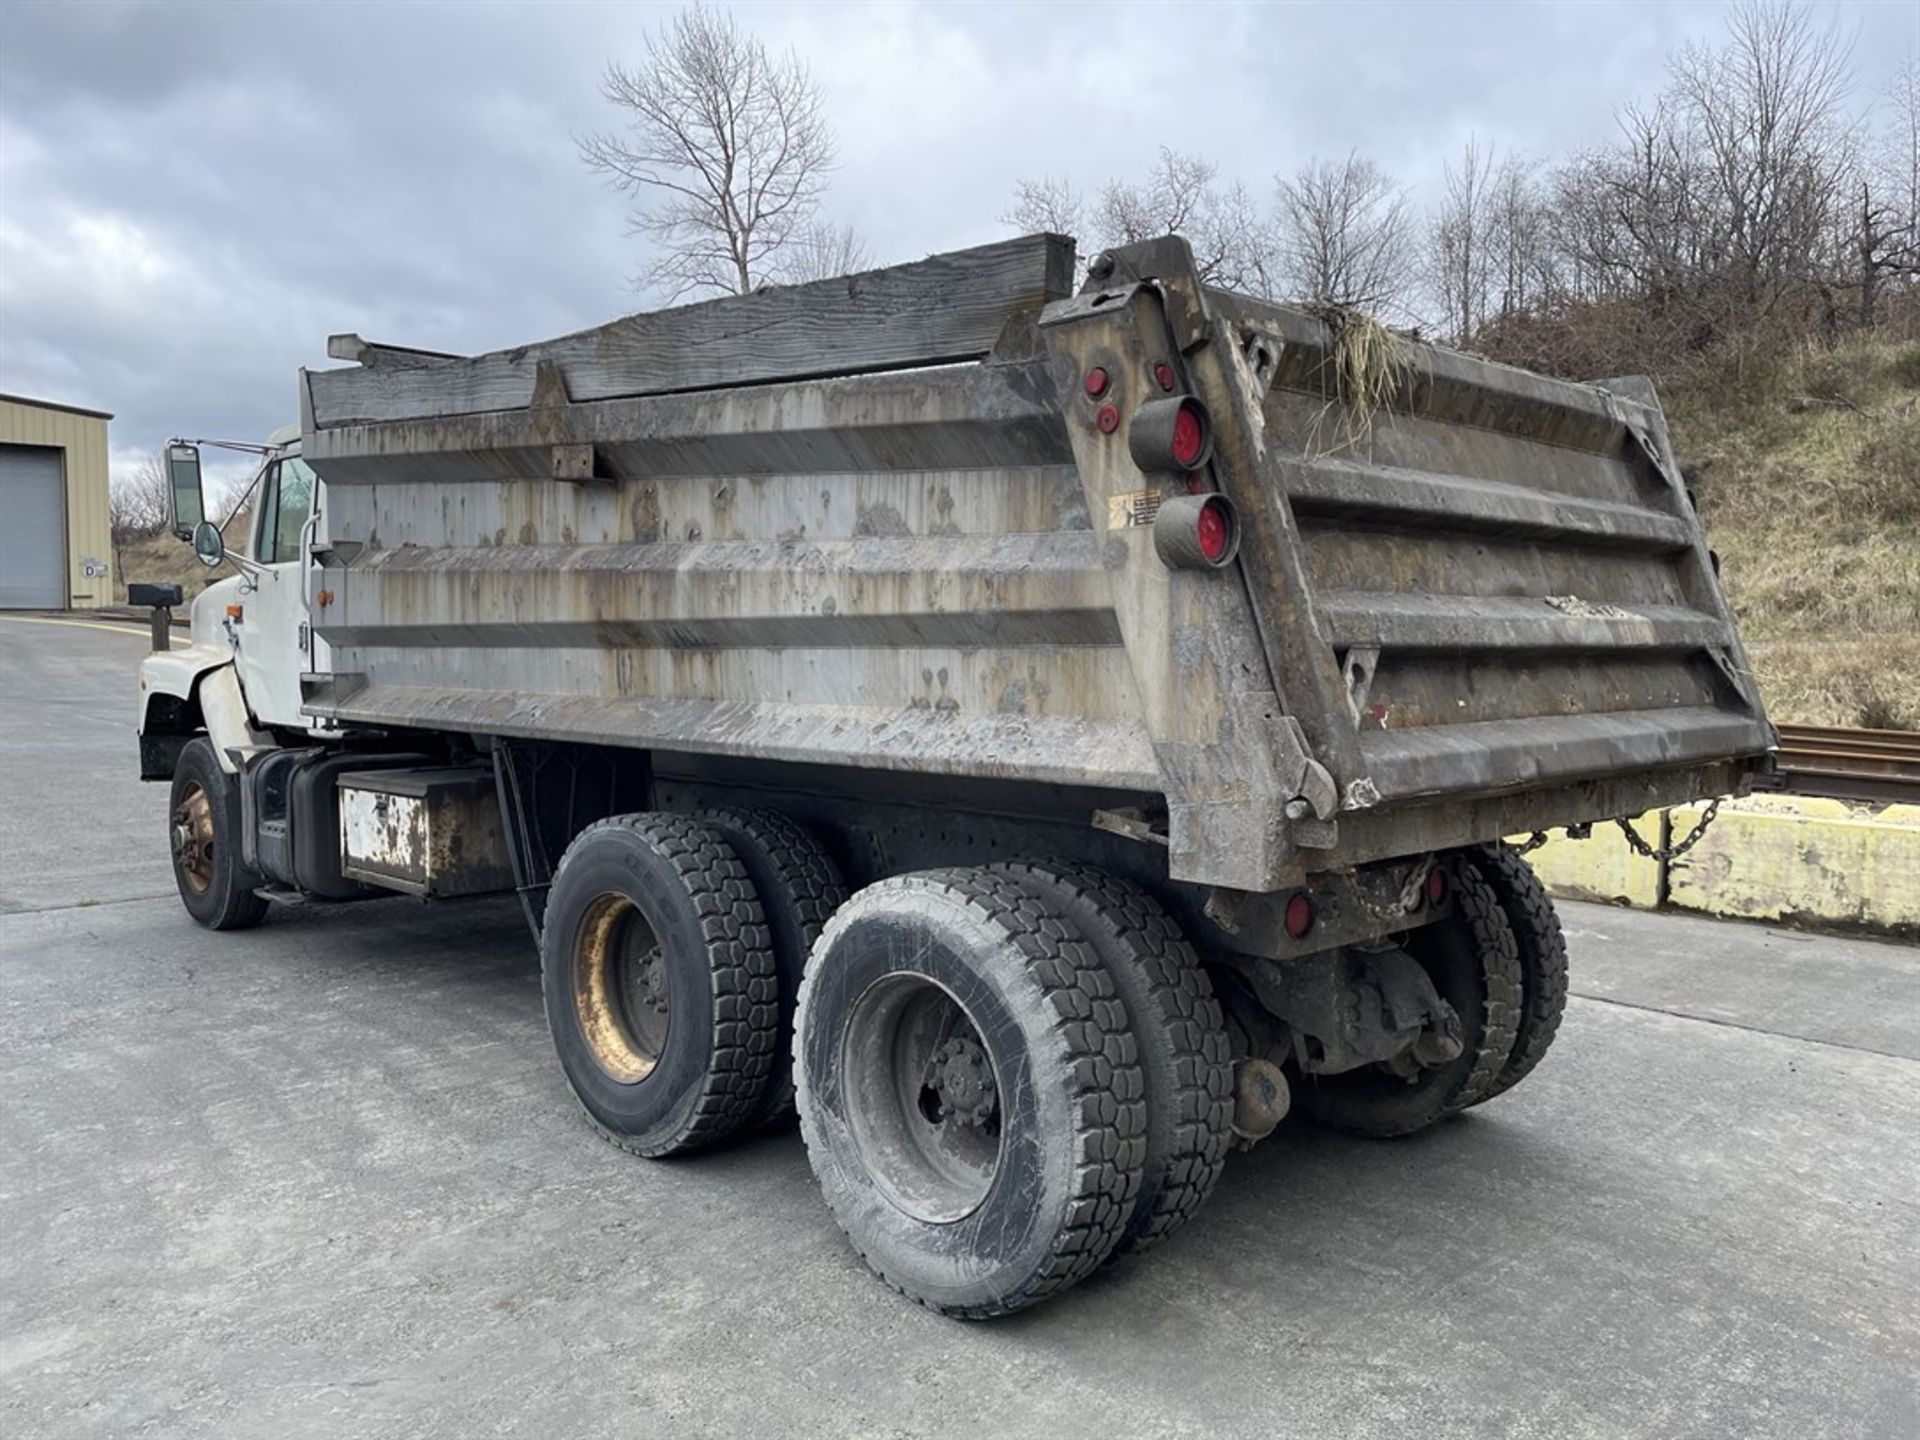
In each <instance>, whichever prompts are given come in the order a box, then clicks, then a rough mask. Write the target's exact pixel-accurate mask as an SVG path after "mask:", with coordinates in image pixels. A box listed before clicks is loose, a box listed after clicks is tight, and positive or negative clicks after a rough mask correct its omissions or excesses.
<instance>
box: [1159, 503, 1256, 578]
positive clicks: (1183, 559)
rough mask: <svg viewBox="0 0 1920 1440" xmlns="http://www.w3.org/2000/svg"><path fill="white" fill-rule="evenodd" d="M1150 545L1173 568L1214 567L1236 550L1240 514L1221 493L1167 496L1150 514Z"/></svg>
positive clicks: (1237, 549) (1210, 568)
mask: <svg viewBox="0 0 1920 1440" xmlns="http://www.w3.org/2000/svg"><path fill="white" fill-rule="evenodd" d="M1153 548H1154V549H1155V550H1156V551H1157V552H1158V553H1159V555H1160V558H1161V560H1162V561H1164V562H1165V563H1166V564H1167V565H1169V566H1171V567H1172V568H1173V569H1176V570H1217V569H1219V568H1220V567H1221V566H1222V565H1225V564H1228V563H1229V562H1231V561H1232V559H1233V557H1234V556H1235V554H1237V553H1238V552H1239V549H1240V517H1239V515H1238V514H1237V513H1236V512H1235V510H1234V508H1233V502H1232V501H1231V500H1229V499H1227V497H1226V496H1224V495H1216V494H1213V493H1211V492H1208V493H1204V494H1200V495H1169V496H1167V497H1166V498H1165V499H1163V500H1162V501H1161V502H1160V513H1159V514H1157V515H1155V516H1154V517H1153Z"/></svg>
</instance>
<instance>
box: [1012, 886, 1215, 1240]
mask: <svg viewBox="0 0 1920 1440" xmlns="http://www.w3.org/2000/svg"><path fill="white" fill-rule="evenodd" d="M993 869H994V871H995V872H996V873H999V874H1005V875H1010V876H1012V877H1013V878H1014V879H1015V880H1017V881H1019V882H1020V883H1021V884H1022V885H1024V886H1026V887H1027V888H1028V889H1029V890H1031V891H1032V892H1033V893H1034V894H1035V895H1036V896H1037V897H1038V898H1039V899H1041V900H1043V901H1046V902H1049V903H1050V904H1051V905H1052V906H1053V907H1054V909H1055V910H1057V912H1058V913H1059V914H1060V915H1061V916H1062V917H1063V918H1065V919H1066V920H1067V921H1068V922H1069V923H1070V924H1072V925H1073V926H1074V927H1075V928H1076V929H1077V930H1079V931H1080V933H1081V934H1082V935H1083V936H1084V937H1085V939H1086V941H1087V943H1088V944H1089V945H1091V946H1092V947H1093V950H1094V953H1095V954H1097V955H1098V956H1099V957H1100V959H1101V961H1102V963H1103V964H1104V965H1105V966H1106V968H1107V973H1108V974H1109V975H1110V976H1111V977H1112V979H1113V984H1114V991H1115V993H1116V994H1117V995H1118V996H1119V997H1120V1001H1121V1003H1122V1004H1123V1005H1125V1007H1126V1011H1127V1017H1128V1020H1129V1022H1130V1025H1131V1028H1132V1030H1133V1036H1134V1042H1135V1046H1136V1049H1137V1050H1138V1052H1139V1057H1140V1070H1141V1078H1142V1082H1143V1084H1144V1085H1145V1093H1146V1102H1147V1135H1146V1151H1145V1155H1144V1158H1143V1160H1142V1162H1141V1173H1140V1196H1139V1199H1138V1201H1137V1202H1136V1203H1135V1205H1134V1209H1133V1215H1132V1217H1131V1218H1130V1219H1129V1220H1128V1222H1127V1225H1126V1228H1125V1229H1124V1230H1123V1231H1122V1233H1121V1235H1120V1238H1119V1240H1118V1241H1117V1242H1116V1244H1115V1245H1114V1249H1113V1254H1112V1257H1111V1258H1113V1259H1120V1258H1124V1257H1126V1256H1132V1255H1139V1254H1143V1253H1145V1252H1146V1251H1148V1250H1150V1249H1152V1248H1153V1247H1154V1246H1156V1245H1158V1244H1160V1242H1162V1241H1163V1240H1165V1239H1166V1238H1167V1237H1168V1236H1170V1235H1172V1234H1173V1233H1174V1232H1175V1231H1176V1230H1178V1229H1179V1228H1180V1227H1181V1226H1182V1225H1184V1224H1186V1223H1187V1221H1188V1220H1190V1219H1192V1218H1193V1216H1194V1215H1195V1214H1196V1213H1198V1212H1199V1210H1200V1207H1201V1206H1202V1205H1204V1204H1205V1203H1206V1201H1207V1198H1208V1197H1209V1196H1210V1195H1212V1194H1213V1190H1214V1186H1215V1185H1217V1184H1218V1183H1219V1180H1220V1174H1221V1171H1222V1170H1224V1169H1225V1168H1226V1160H1227V1149H1228V1147H1229V1146H1230V1144H1231V1143H1232V1140H1233V1128H1232V1126H1233V1061H1232V1057H1231V1055H1230V1054H1229V1049H1228V1043H1227V1031H1226V1023H1225V1021H1224V1019H1223V1018H1222V1016H1221V1013H1220V1002H1219V1001H1218V1000H1217V999H1215V998H1214V993H1213V985H1212V984H1211V982H1209V981H1208V979H1207V974H1206V971H1205V970H1204V969H1202V968H1201V965H1200V957H1199V956H1198V955H1196V954H1195V953H1194V950H1193V947H1192V946H1191V945H1189V944H1188V943H1187V941H1186V938H1185V937H1184V936H1183V935H1182V934H1181V933H1180V928H1179V926H1178V925H1176V924H1175V923H1174V921H1173V917H1172V916H1170V915H1168V914H1167V912H1166V911H1165V910H1164V909H1163V908H1162V907H1161V906H1160V904H1159V902H1158V901H1156V900H1154V898H1153V897H1152V896H1150V895H1148V894H1147V893H1146V891H1144V890H1142V889H1141V888H1140V887H1139V886H1137V885H1134V884H1131V883H1129V882H1128V881H1125V880H1121V879H1119V878H1117V877H1115V876H1113V875H1109V874H1107V873H1106V872H1105V871H1104V870H1098V869H1096V868H1094V867H1093V866H1091V865H1077V864H1070V863H1066V864H1047V865H1042V864H1035V863H1032V862H1026V861H1023V862H1018V863H1014V864H1008V865H996V866H994V867H993Z"/></svg>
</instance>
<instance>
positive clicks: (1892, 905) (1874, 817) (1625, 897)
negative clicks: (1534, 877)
mask: <svg viewBox="0 0 1920 1440" xmlns="http://www.w3.org/2000/svg"><path fill="white" fill-rule="evenodd" d="M1703 809H1704V807H1703V806H1699V805H1685V806H1680V807H1678V808H1676V809H1674V810H1671V811H1669V812H1667V813H1666V815H1665V816H1664V817H1663V816H1662V815H1661V814H1660V813H1658V812H1652V813H1649V814H1646V815H1642V816H1639V817H1637V818H1636V819H1635V821H1634V828H1635V829H1636V830H1638V831H1639V832H1640V834H1641V836H1642V837H1643V838H1644V839H1646V840H1647V842H1648V843H1649V844H1652V845H1655V846H1658V845H1660V844H1662V843H1663V842H1664V841H1665V840H1667V839H1674V838H1678V837H1680V836H1683V835H1685V834H1687V832H1688V831H1690V830H1691V829H1692V828H1693V826H1694V824H1695V822H1696V821H1697V820H1698V819H1699V818H1700V815H1701V812H1702V810H1703ZM1515 838H1516V840H1517V839H1518V838H1520V837H1515ZM1528 858H1529V859H1531V860H1532V861H1533V865H1534V868H1535V869H1536V870H1537V871H1538V872H1539V874H1540V878H1541V879H1542V880H1543V881H1544V882H1545V883H1546V886H1547V888H1548V889H1549V890H1551V891H1552V892H1553V893H1554V894H1556V895H1560V896H1565V897H1567V898H1569V899H1577V900H1600V901H1606V902H1610V903H1613V904H1627V905H1634V906H1639V907H1643V908H1653V907H1656V906H1660V905H1667V906H1672V907H1674V908H1677V909H1683V910H1693V911H1698V912H1700V913H1702V914H1707V915H1725V916H1731V917H1737V918H1741V919H1749V920H1785V921H1791V922H1794V923H1799V924H1810V925H1844V926H1849V927H1855V928H1860V929H1867V930H1874V931H1878V932H1881V933H1884V934H1889V935H1896V936H1914V937H1920V805H1881V806H1870V805H1852V804H1848V803H1847V802H1845V801H1841V800H1826V799H1817V798H1814V797H1810V796H1801V795H1754V796H1749V797H1747V798H1746V799H1742V800H1728V801H1724V802H1722V804H1721V806H1720V814H1719V816H1718V818H1717V819H1716V820H1715V821H1714V823H1713V824H1712V825H1711V826H1710V827H1709V828H1708V830H1707V833H1706V834H1705V835H1704V836H1702V837H1701V839H1700V842H1699V843H1698V844H1697V845H1696V846H1695V847H1694V848H1693V849H1692V850H1690V851H1688V852H1687V853H1686V854H1685V855H1683V856H1681V857H1680V858H1678V859H1677V860H1671V861H1667V862H1665V863H1660V862H1656V861H1653V860H1649V859H1647V858H1645V857H1644V856H1640V855H1637V854H1635V853H1634V852H1633V850H1632V849H1631V848H1630V847H1629V846H1628V845H1627V842H1626V839H1625V837H1624V836H1623V835H1621V833H1620V829H1619V827H1618V826H1616V825H1612V824H1602V825H1596V826H1595V827H1594V830H1593V835H1592V838H1590V839H1587V840H1569V839H1568V838H1566V836H1565V835H1564V834H1562V833H1560V832H1557V831H1556V832H1554V834H1553V838H1552V839H1550V840H1549V841H1548V842H1547V843H1546V844H1545V845H1543V846H1542V847H1541V848H1540V849H1539V850H1536V851H1535V852H1533V854H1532V855H1531V856H1529V857H1528Z"/></svg>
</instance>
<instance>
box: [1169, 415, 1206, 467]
mask: <svg viewBox="0 0 1920 1440" xmlns="http://www.w3.org/2000/svg"><path fill="white" fill-rule="evenodd" d="M1172 452H1173V463H1174V464H1176V465H1178V466H1179V467H1180V468H1181V469H1182V470H1191V469H1193V468H1194V467H1195V466H1197V465H1198V464H1199V463H1200V462H1201V460H1202V459H1204V458H1205V456H1206V453H1207V421H1206V417H1205V415H1203V414H1202V413H1201V410H1200V407H1199V406H1198V405H1197V404H1195V403H1194V402H1192V401H1189V400H1183V401H1181V403H1180V408H1179V410H1178V411H1176V412H1175V413H1174V417H1173V445H1172Z"/></svg>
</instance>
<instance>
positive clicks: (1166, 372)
mask: <svg viewBox="0 0 1920 1440" xmlns="http://www.w3.org/2000/svg"><path fill="white" fill-rule="evenodd" d="M1178 378H1179V377H1178V376H1176V375H1175V374H1174V373H1173V366H1171V365H1169V364H1168V363H1167V362H1166V361H1164V360H1161V361H1159V362H1158V363H1156V364H1155V365H1154V367H1153V383H1154V384H1156V385H1158V386H1159V387H1160V388H1161V389H1162V390H1171V389H1173V384H1174V381H1175V380H1177V379H1178Z"/></svg>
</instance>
